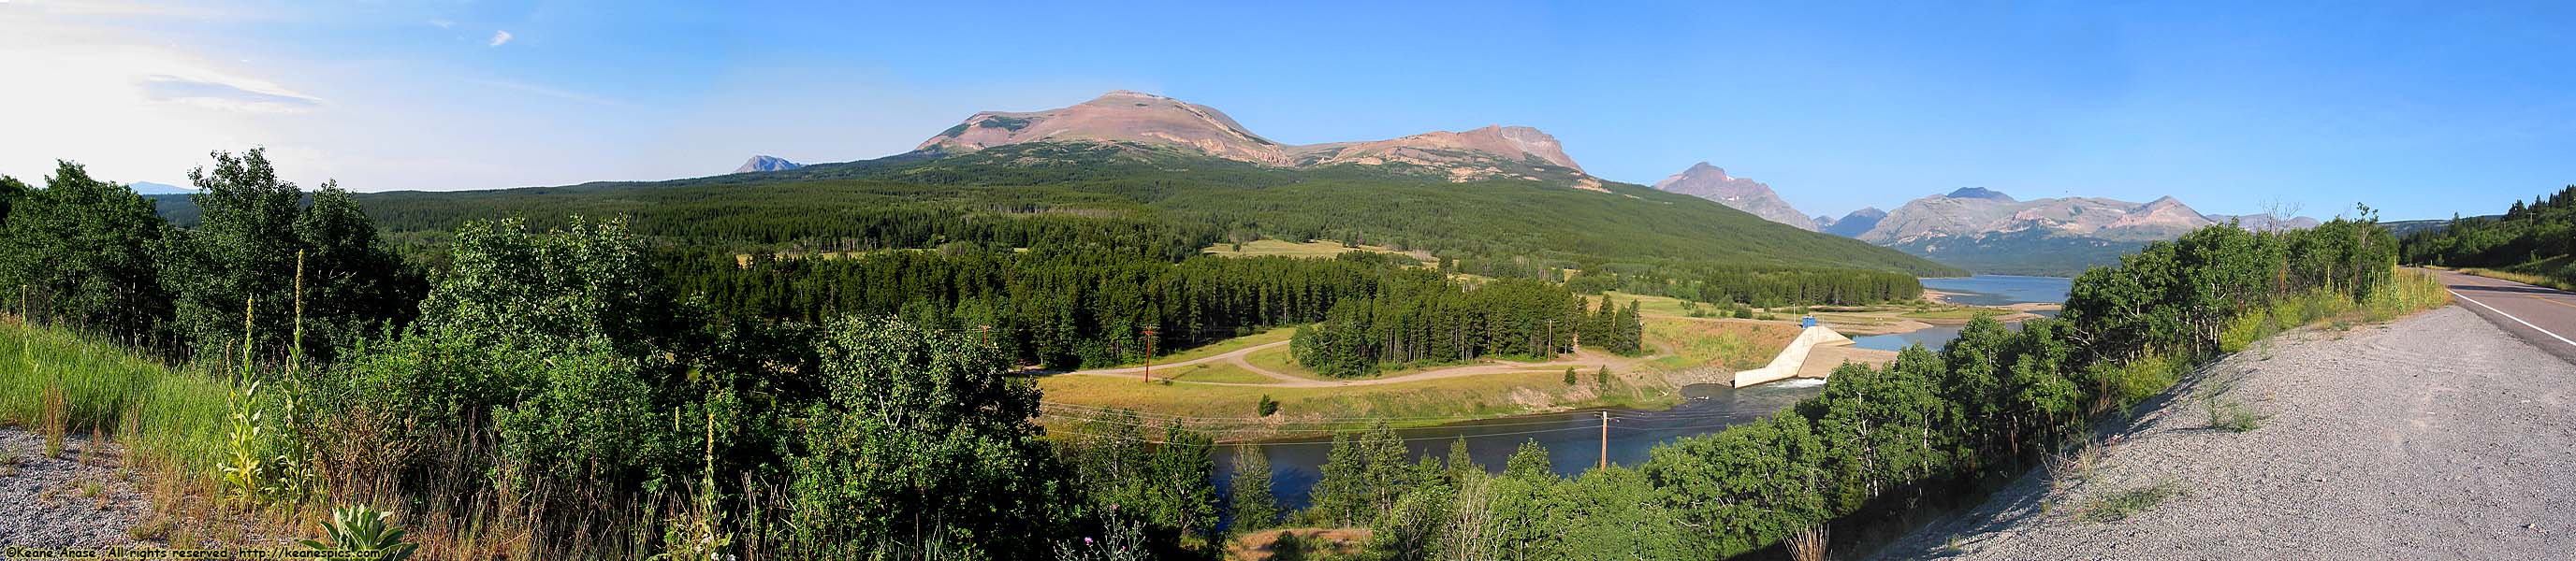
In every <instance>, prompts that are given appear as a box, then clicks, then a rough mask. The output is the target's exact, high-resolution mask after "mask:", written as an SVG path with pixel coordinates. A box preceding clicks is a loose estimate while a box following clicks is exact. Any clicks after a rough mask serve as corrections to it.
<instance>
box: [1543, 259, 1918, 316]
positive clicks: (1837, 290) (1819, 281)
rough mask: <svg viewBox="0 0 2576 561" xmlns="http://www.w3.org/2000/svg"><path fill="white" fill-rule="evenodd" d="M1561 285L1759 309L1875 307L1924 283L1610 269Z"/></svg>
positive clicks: (1898, 277)
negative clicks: (1810, 306)
mask: <svg viewBox="0 0 2576 561" xmlns="http://www.w3.org/2000/svg"><path fill="white" fill-rule="evenodd" d="M1565 282H1566V286H1568V287H1571V288H1573V289H1574V290H1576V291H1578V292H1583V293H1587V294H1598V293H1601V292H1603V291H1611V290H1616V291H1620V292H1626V293H1630V294H1645V295H1651V296H1665V297H1671V298H1680V299H1683V300H1690V301H1694V302H1701V303H1708V304H1721V305H1723V304H1743V305H1749V306H1757V307H1775V306H1797V305H1813V304H1829V305H1858V304H1876V303H1881V302H1900V301H1907V300H1914V299H1918V298H1922V297H1923V283H1922V282H1921V281H1918V280H1916V279H1915V278H1914V277H1913V276H1912V275H1906V274H1901V273H1888V272H1881V271H1867V270H1859V269H1752V268H1741V267H1724V266H1666V267H1644V266H1617V265H1613V266H1609V267H1606V268H1605V270H1602V271H1599V272H1596V273H1587V274H1582V275H1576V276H1574V277H1572V278H1569V279H1566V281H1565Z"/></svg>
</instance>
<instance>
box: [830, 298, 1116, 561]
mask: <svg viewBox="0 0 2576 561" xmlns="http://www.w3.org/2000/svg"><path fill="white" fill-rule="evenodd" d="M822 353H823V363H822V367H823V382H824V385H825V386H826V387H827V388H829V392H830V397H829V398H828V399H827V400H826V402H825V403H823V404H818V405H817V407H816V408H815V409H814V410H813V412H812V413H811V415H810V419H809V421H808V423H809V424H808V428H807V430H806V431H805V439H804V448H805V453H804V455H802V456H801V457H798V458H796V459H795V467H794V474H795V475H794V477H795V481H794V486H793V488H794V491H795V495H794V498H793V499H792V504H790V505H789V508H790V513H789V517H790V525H791V526H793V528H794V532H795V534H796V539H797V540H798V541H799V542H800V543H802V544H805V545H806V546H808V547H810V548H811V549H810V550H809V551H808V553H810V554H812V555H814V556H816V557H828V558H845V559H846V558H858V557H864V556H866V555H867V554H869V553H871V552H876V551H890V550H897V549H904V550H915V551H919V550H923V549H925V548H930V547H933V546H934V545H935V546H937V547H941V548H949V549H952V550H955V551H960V552H963V553H961V555H964V556H969V557H979V558H998V559H1019V558H1028V557H1032V556H1040V555H1044V552H1045V548H1046V547H1047V545H1048V544H1049V543H1050V541H1049V538H1050V537H1051V536H1053V535H1055V532H1054V528H1055V524H1058V523H1059V522H1060V521H1059V518H1058V514H1059V513H1060V512H1059V508H1058V501H1059V500H1061V499H1062V498H1064V497H1066V496H1067V495H1066V493H1067V492H1068V489H1066V486H1065V484H1064V480H1063V476H1062V473H1063V471H1062V469H1063V468H1062V467H1060V466H1059V465H1057V462H1056V461H1055V456H1054V454H1053V453H1052V452H1051V451H1050V450H1048V449H1047V445H1046V444H1045V443H1044V442H1042V441H1040V440H1039V438H1038V428H1037V425H1035V424H1033V423H1032V422H1031V419H1034V418H1035V417H1036V416H1037V414H1038V392H1037V388H1036V387H1035V386H1034V385H1033V384H1031V383H1030V381H1029V380H1028V379H1026V378H1018V377H1012V376H1009V375H1007V374H1008V372H1010V370H1011V367H1012V363H1011V361H1010V358H1009V357H1007V356H1004V355H1002V354H1001V353H1000V352H999V349H996V348H993V347H991V346H987V345H981V344H978V343H977V340H976V337H975V336H974V335H973V334H967V333H959V332H947V331H928V330H923V329H920V328H916V327H912V326H909V325H905V324H902V323H900V322H896V321H893V320H890V319H843V320H840V321H837V322H834V323H833V324H832V326H831V328H830V329H829V333H828V334H827V335H826V336H825V337H824V339H823V347H822ZM1066 514H1070V513H1066Z"/></svg>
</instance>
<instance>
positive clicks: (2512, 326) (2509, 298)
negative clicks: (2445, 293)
mask: <svg viewBox="0 0 2576 561" xmlns="http://www.w3.org/2000/svg"><path fill="white" fill-rule="evenodd" d="M2433 273H2434V274H2435V275H2436V276H2439V277H2440V278H2441V279H2442V284H2444V285H2447V286H2449V287H2450V289H2451V295H2452V296H2454V297H2456V298H2457V299H2458V300H2459V302H2458V305H2459V306H2460V307H2462V308H2468V309H2469V311H2471V312H2477V314H2478V316H2479V317H2483V318H2486V319H2487V321H2490V322H2494V323H2495V324H2496V327H2501V328H2504V330H2505V332H2507V333H2512V334H2513V335H2514V336H2515V337H2520V338H2522V340H2523V342H2526V343H2531V346H2534V347H2539V348H2540V350H2542V351H2546V352H2548V353H2549V354H2550V355H2551V356H2556V357H2558V358H2559V360H2564V361H2567V362H2568V363H2571V364H2576V293H2570V292H2567V291H2564V290H2556V289H2550V288H2543V287H2538V286H2532V285H2528V284H2523V283H2518V282H2513V281H2508V280H2499V279H2491V278H2486V277H2481V276H2476V275H2468V274H2462V273H2454V272H2450V271H2433Z"/></svg>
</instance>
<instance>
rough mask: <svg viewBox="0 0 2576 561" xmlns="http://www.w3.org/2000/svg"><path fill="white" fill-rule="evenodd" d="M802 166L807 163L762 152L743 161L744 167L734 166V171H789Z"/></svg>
mask: <svg viewBox="0 0 2576 561" xmlns="http://www.w3.org/2000/svg"><path fill="white" fill-rule="evenodd" d="M801 167H805V164H799V163H796V162H790V161H787V159H786V158H780V157H777V156H771V155H767V154H762V155H758V156H752V157H751V159H750V160H745V161H743V162H742V167H738V168H733V172H734V173H751V172H755V171H787V170H791V169H796V168H801Z"/></svg>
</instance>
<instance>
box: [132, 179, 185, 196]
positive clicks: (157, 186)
mask: <svg viewBox="0 0 2576 561" xmlns="http://www.w3.org/2000/svg"><path fill="white" fill-rule="evenodd" d="M125 187H126V188H128V189H133V190H134V194H137V195H187V194H192V193H196V192H197V189H196V188H195V187H180V186H177V185H171V184H168V183H153V182H150V181H136V182H134V183H132V184H128V185H126V186H125Z"/></svg>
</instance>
